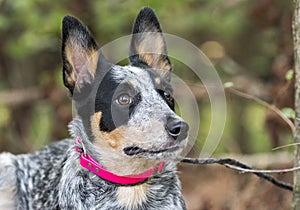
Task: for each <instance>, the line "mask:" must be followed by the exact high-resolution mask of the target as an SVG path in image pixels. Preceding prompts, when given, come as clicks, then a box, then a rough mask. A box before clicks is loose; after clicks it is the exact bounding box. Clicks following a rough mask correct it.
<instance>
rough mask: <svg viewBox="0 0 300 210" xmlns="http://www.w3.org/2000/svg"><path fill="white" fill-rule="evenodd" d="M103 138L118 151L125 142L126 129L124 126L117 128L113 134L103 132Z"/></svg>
mask: <svg viewBox="0 0 300 210" xmlns="http://www.w3.org/2000/svg"><path fill="white" fill-rule="evenodd" d="M101 136H102V137H103V139H104V140H106V141H107V142H108V143H109V145H110V146H111V147H112V148H114V149H116V148H119V147H120V145H121V144H122V142H123V141H124V140H125V136H126V127H125V126H122V127H119V128H116V129H115V130H113V131H112V132H101Z"/></svg>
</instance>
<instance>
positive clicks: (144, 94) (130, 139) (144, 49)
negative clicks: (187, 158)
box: [62, 8, 188, 159]
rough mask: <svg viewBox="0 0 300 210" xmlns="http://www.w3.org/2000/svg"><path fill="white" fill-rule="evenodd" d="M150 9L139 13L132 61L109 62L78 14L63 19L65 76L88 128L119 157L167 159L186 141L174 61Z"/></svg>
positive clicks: (104, 147)
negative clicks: (175, 87) (178, 107)
mask: <svg viewBox="0 0 300 210" xmlns="http://www.w3.org/2000/svg"><path fill="white" fill-rule="evenodd" d="M161 32H162V31H161V28H160V25H159V22H158V20H157V18H156V16H155V14H154V12H153V11H152V10H151V9H150V8H144V9H142V10H141V12H140V13H139V15H138V17H137V18H136V21H135V24H134V27H133V36H132V40H131V45H130V55H129V60H130V65H128V66H118V65H113V64H110V63H109V62H107V61H106V59H105V58H104V56H103V55H102V53H101V50H100V49H99V48H98V46H97V44H96V42H95V41H94V39H93V37H92V36H91V34H90V32H89V31H88V30H87V29H86V27H85V26H83V25H82V24H81V23H80V22H79V21H78V20H77V19H75V18H73V17H69V16H68V17H65V18H64V20H63V37H62V38H63V46H62V54H63V55H62V56H63V78H64V84H65V86H66V87H67V88H68V89H69V90H70V92H71V95H72V97H73V100H74V101H75V104H76V108H77V110H78V114H79V116H80V117H81V118H82V119H83V122H84V126H85V130H86V131H87V133H88V134H89V136H90V137H91V141H92V142H93V144H94V145H96V146H97V147H98V148H99V150H105V151H107V152H110V153H112V154H115V155H118V156H120V157H122V156H123V157H130V158H134V157H139V158H147V159H166V158H170V157H175V156H177V155H178V154H179V153H180V152H181V150H182V149H183V147H184V146H185V144H186V138H187V132H188V125H187V124H186V123H185V122H184V121H183V120H182V119H181V118H180V117H179V116H177V115H176V114H175V112H174V99H173V97H172V87H171V85H170V73H171V69H172V65H171V63H170V60H169V58H168V57H167V50H166V45H165V40H164V37H163V34H162V33H161Z"/></svg>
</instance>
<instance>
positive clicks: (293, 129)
mask: <svg viewBox="0 0 300 210" xmlns="http://www.w3.org/2000/svg"><path fill="white" fill-rule="evenodd" d="M226 89H227V90H228V91H230V92H231V93H233V94H235V95H238V96H241V97H243V98H247V99H251V100H254V101H256V102H257V103H259V104H261V105H263V106H265V107H267V108H268V109H270V110H272V111H273V112H275V113H276V114H277V115H278V116H279V117H281V118H282V119H283V120H284V121H285V122H286V123H287V124H288V125H289V127H290V128H291V130H292V133H293V135H294V134H295V132H296V129H295V125H294V123H293V122H292V121H291V120H290V119H288V118H287V117H286V116H285V115H284V114H283V113H282V112H281V111H280V109H278V108H277V107H276V106H273V105H271V104H269V103H267V102H265V101H263V100H261V99H259V98H257V97H256V96H253V95H249V94H247V93H244V92H242V91H239V90H237V89H234V88H232V87H230V88H226Z"/></svg>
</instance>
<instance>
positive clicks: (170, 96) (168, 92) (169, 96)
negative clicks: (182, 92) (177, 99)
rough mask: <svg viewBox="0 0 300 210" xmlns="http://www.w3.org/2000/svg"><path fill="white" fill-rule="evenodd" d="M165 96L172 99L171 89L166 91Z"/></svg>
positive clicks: (169, 99)
mask: <svg viewBox="0 0 300 210" xmlns="http://www.w3.org/2000/svg"><path fill="white" fill-rule="evenodd" d="M164 96H165V98H166V99H167V100H168V101H172V100H173V97H172V94H171V92H170V91H164Z"/></svg>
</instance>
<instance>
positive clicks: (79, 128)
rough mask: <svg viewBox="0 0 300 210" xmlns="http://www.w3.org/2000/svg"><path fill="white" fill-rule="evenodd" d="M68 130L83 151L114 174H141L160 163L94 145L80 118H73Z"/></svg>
mask: <svg viewBox="0 0 300 210" xmlns="http://www.w3.org/2000/svg"><path fill="white" fill-rule="evenodd" d="M69 130H70V133H71V135H72V136H73V138H74V139H77V138H79V139H80V141H81V142H82V145H83V146H84V150H85V152H86V153H87V154H88V155H89V156H90V157H92V158H93V159H94V160H96V161H97V162H98V163H99V164H101V165H102V166H103V167H104V168H105V169H107V170H109V171H110V172H112V173H114V174H116V175H119V176H126V175H132V174H141V173H144V172H145V171H148V170H149V169H151V168H153V167H155V166H158V165H159V164H160V161H158V160H146V159H140V158H130V157H128V159H124V156H122V155H119V154H118V153H112V151H110V150H109V149H108V148H107V147H105V146H101V145H100V146H99V145H94V143H93V142H92V141H91V140H90V139H89V137H88V135H87V134H86V132H85V129H84V126H83V123H82V120H81V119H80V118H74V119H73V121H72V122H71V123H70V125H69ZM74 143H75V140H74ZM99 148H101V152H100V151H99Z"/></svg>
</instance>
